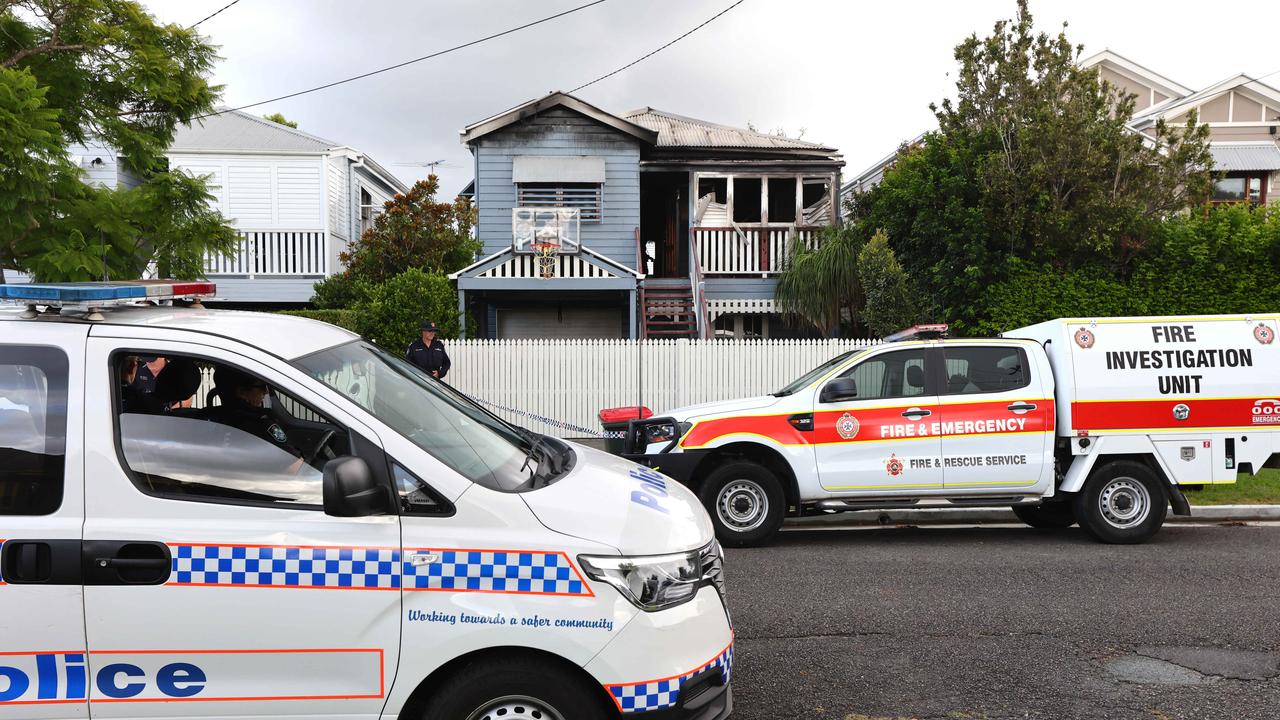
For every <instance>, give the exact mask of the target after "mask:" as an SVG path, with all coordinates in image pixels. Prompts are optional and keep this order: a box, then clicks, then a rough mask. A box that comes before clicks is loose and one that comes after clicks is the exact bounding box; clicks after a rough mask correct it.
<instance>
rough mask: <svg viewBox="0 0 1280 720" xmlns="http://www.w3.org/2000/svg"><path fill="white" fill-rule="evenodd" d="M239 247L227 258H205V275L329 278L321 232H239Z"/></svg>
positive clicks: (326, 255)
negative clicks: (326, 276)
mask: <svg viewBox="0 0 1280 720" xmlns="http://www.w3.org/2000/svg"><path fill="white" fill-rule="evenodd" d="M239 235H240V238H241V240H240V244H239V246H237V247H236V249H235V250H233V251H232V253H231V254H230V255H225V256H224V255H217V254H214V253H210V254H209V255H207V256H206V257H205V273H206V274H208V275H211V276H213V275H245V276H248V277H256V276H259V275H273V276H274V275H302V276H319V277H323V276H325V275H327V274H328V267H329V244H328V242H327V241H326V238H325V233H324V231H323V230H279V231H274V230H273V231H256V230H254V231H240V232H239Z"/></svg>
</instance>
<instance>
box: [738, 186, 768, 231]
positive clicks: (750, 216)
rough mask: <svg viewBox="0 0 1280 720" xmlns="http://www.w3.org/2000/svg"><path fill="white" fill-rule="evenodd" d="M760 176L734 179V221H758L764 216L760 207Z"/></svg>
mask: <svg viewBox="0 0 1280 720" xmlns="http://www.w3.org/2000/svg"><path fill="white" fill-rule="evenodd" d="M761 187H762V186H761V182H760V178H747V177H736V178H734V179H733V221H734V222H739V223H758V222H760V219H761V218H762V217H763V215H762V213H761V207H760V194H761Z"/></svg>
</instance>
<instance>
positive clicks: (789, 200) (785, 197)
mask: <svg viewBox="0 0 1280 720" xmlns="http://www.w3.org/2000/svg"><path fill="white" fill-rule="evenodd" d="M795 221H796V179H795V178H793V177H789V178H769V222H771V223H793V222H795Z"/></svg>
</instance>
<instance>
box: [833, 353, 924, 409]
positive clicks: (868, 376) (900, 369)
mask: <svg viewBox="0 0 1280 720" xmlns="http://www.w3.org/2000/svg"><path fill="white" fill-rule="evenodd" d="M840 377H843V378H853V380H854V382H855V383H856V384H857V390H858V396H857V399H858V400H886V399H891V398H909V397H916V396H918V395H924V391H925V377H926V376H925V371H924V350H921V349H915V350H899V351H897V352H889V353H885V354H883V355H877V356H875V357H872V358H869V359H867V360H864V361H863V362H860V363H858V364H857V365H854V366H853V367H852V368H850V369H848V370H846V371H845V372H843V373H841V375H840Z"/></svg>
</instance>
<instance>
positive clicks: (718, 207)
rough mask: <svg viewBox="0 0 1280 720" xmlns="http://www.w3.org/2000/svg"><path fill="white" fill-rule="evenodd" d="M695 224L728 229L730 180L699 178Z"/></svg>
mask: <svg viewBox="0 0 1280 720" xmlns="http://www.w3.org/2000/svg"><path fill="white" fill-rule="evenodd" d="M694 224H695V225H700V226H702V227H726V226H728V224H729V178H722V177H721V178H699V179H698V204H697V207H696V212H695V213H694Z"/></svg>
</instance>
